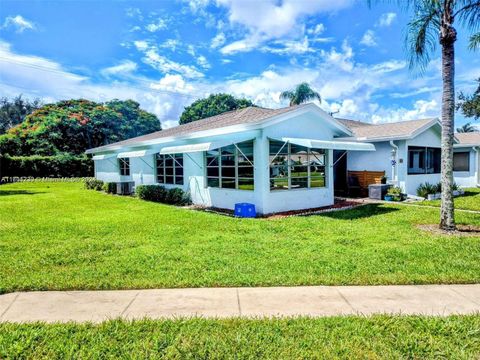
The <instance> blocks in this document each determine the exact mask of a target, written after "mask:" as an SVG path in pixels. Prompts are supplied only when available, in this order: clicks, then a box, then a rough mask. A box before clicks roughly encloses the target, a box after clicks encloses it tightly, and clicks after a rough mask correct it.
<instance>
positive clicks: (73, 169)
mask: <svg viewBox="0 0 480 360" xmlns="http://www.w3.org/2000/svg"><path fill="white" fill-rule="evenodd" d="M13 176H19V177H20V176H24V177H87V176H93V161H92V160H91V159H89V158H87V157H86V156H73V155H68V154H65V155H56V156H40V155H33V156H9V155H3V156H1V155H0V177H13Z"/></svg>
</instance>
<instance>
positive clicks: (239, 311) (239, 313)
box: [235, 288, 242, 316]
mask: <svg viewBox="0 0 480 360" xmlns="http://www.w3.org/2000/svg"><path fill="white" fill-rule="evenodd" d="M235 290H236V291H237V304H238V315H240V316H242V307H241V306H240V292H239V291H238V288H236V289H235Z"/></svg>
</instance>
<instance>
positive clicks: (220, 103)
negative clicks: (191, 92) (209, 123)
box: [180, 94, 254, 124]
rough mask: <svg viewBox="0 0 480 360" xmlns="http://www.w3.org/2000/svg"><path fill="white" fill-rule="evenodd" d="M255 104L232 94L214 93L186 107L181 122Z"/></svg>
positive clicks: (184, 122)
mask: <svg viewBox="0 0 480 360" xmlns="http://www.w3.org/2000/svg"><path fill="white" fill-rule="evenodd" d="M249 106H254V105H253V103H252V102H251V101H250V100H247V99H239V98H236V97H233V96H232V95H230V94H212V95H210V96H209V97H207V98H205V99H199V100H196V101H194V102H193V103H192V104H191V105H189V106H187V107H185V109H184V110H183V112H182V115H180V124H186V123H189V122H192V121H196V120H200V119H204V118H207V117H210V116H215V115H219V114H221V113H224V112H227V111H232V110H237V109H243V108H246V107H249Z"/></svg>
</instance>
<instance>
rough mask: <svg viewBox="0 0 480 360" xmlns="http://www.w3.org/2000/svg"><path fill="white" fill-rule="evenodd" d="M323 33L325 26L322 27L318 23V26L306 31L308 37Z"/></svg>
mask: <svg viewBox="0 0 480 360" xmlns="http://www.w3.org/2000/svg"><path fill="white" fill-rule="evenodd" d="M324 31H325V25H323V24H321V23H320V24H317V25H315V27H314V28H311V29H308V30H307V34H310V35H320V34H322V33H323V32H324Z"/></svg>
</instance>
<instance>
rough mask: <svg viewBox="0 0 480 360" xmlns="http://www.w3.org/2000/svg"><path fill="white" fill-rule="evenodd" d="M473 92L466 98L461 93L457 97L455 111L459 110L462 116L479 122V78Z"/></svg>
mask: <svg viewBox="0 0 480 360" xmlns="http://www.w3.org/2000/svg"><path fill="white" fill-rule="evenodd" d="M477 81H478V87H477V90H475V92H474V93H473V94H472V95H470V96H468V95H465V94H464V93H463V92H460V95H458V103H457V110H461V111H462V114H463V116H465V117H469V118H474V119H475V120H480V78H479V79H478V80H477Z"/></svg>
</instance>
